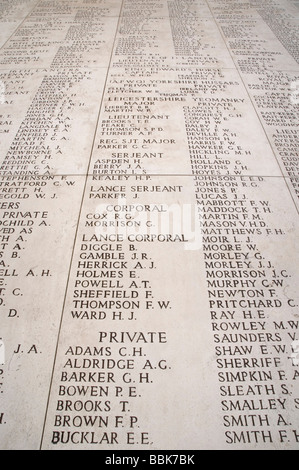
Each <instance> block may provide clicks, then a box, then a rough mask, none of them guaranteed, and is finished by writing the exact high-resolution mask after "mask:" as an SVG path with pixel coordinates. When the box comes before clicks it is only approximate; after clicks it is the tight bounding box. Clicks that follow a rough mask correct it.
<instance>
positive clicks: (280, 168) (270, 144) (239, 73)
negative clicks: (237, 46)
mask: <svg viewBox="0 0 299 470" xmlns="http://www.w3.org/2000/svg"><path fill="white" fill-rule="evenodd" d="M206 3H207V6H208V8H209V10H210V12H211V15H212V17H213V19H214V22H215V24H216V26H217V28H218V31H219V33H220V34H221V37H222V40H223V42H224V44H225V47H226V49H227V51H228V53H229V55H230V57H231V59H232V61H233V63H234V65H235V70H236V71H237V73H238V76H239V78H240V80H241V82H242V85H243V87H244V90H245V91H246V94H247V96H248V98H249V100H250V103H251V104H252V106H253V109H254V111H255V114H256V116H257V119H258V120H259V123H260V125H261V127H262V129H263V132H264V135H265V137H266V139H267V142H268V143H269V146H270V148H271V151H272V153H273V156H274V158H275V161H276V163H277V165H278V168H279V171H280V173H281V178H282V179H283V180H284V182H285V185H286V187H287V189H288V192H289V194H290V197H291V199H292V201H293V203H294V206H295V208H296V211H297V213H298V214H299V208H298V206H297V203H296V200H295V199H294V196H293V194H292V191H291V190H290V187H289V184H288V181H287V179H288V178H287V177H286V176H285V175H284V173H283V169H282V166H281V164H280V162H279V160H278V158H277V156H276V152H275V150H274V148H273V145H272V143H271V141H270V139H269V137H268V134H267V132H266V129H265V127H264V124H263V122H262V121H261V119H260V116H259V114H258V112H257V110H256V106H255V103H254V102H253V100H252V98H251V96H250V93H249V92H248V89H247V86H246V84H245V82H244V80H243V77H242V75H241V72H240V70H239V67H238V66H237V64H236V61H235V58H234V56H233V54H232V53H231V50H230V48H229V47H228V45H227V41H226V38H225V37H224V35H223V33H222V31H221V28H220V27H219V24H218V21H217V19H216V18H215V15H214V13H213V11H212V9H211V7H210V2H209V0H206ZM268 177H269V175H268Z"/></svg>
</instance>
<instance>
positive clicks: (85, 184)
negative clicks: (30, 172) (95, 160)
mask: <svg viewBox="0 0 299 470" xmlns="http://www.w3.org/2000/svg"><path fill="white" fill-rule="evenodd" d="M123 3H124V0H122V2H121V6H120V12H119V16H118V22H117V25H116V30H115V34H114V40H113V43H112V46H111V54H110V60H109V64H108V66H107V71H106V78H105V83H104V87H103V92H102V98H101V101H100V106H99V111H98V116H97V121H96V126H95V130H94V137H93V140H92V145H91V150H90V156H89V163H88V167H87V172H86V174H84V175H82V176H84V177H85V183H84V187H83V191H82V198H81V203H80V208H79V214H78V218H77V224H76V231H75V236H74V240H73V247H72V254H71V259H70V263H69V269H68V277H67V281H66V288H65V294H64V299H63V305H62V310H61V317H60V323H59V328H58V333H57V340H56V347H55V353H54V359H53V366H52V372H51V379H50V384H49V391H48V398H47V404H46V409H45V416H44V422H43V429H42V433H41V439H40V446H39V449H40V450H42V446H43V440H44V434H45V426H46V421H47V415H48V408H49V402H50V396H51V390H52V383H53V376H54V371H55V364H56V357H57V351H58V345H59V338H60V334H61V328H62V321H63V314H64V310H65V304H66V297H67V293H68V286H69V280H70V274H71V268H72V265H73V259H74V250H75V244H76V239H77V234H78V229H79V224H80V219H81V213H82V207H83V201H84V196H85V192H86V186H87V180H88V178H89V176H90V174H89V167H90V163H91V158H92V154H93V149H94V143H95V137H96V133H97V128H98V123H99V119H100V114H101V109H102V105H103V100H104V96H105V89H106V84H107V78H108V73H109V70H110V64H111V60H112V56H113V52H114V45H115V41H116V36H117V33H118V29H119V23H120V19H121V12H122V9H123Z"/></svg>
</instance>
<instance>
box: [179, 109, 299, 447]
mask: <svg viewBox="0 0 299 470" xmlns="http://www.w3.org/2000/svg"><path fill="white" fill-rule="evenodd" d="M208 109H209V108H208V107H207V106H206V109H205V113H206V114H207V111H208ZM212 109H213V108H212V107H211V108H210V111H212ZM231 111H232V109H231ZM201 113H202V109H201V108H198V109H197V110H195V109H194V108H193V109H192V110H190V109H187V108H186V109H185V119H186V128H187V133H188V131H189V149H190V158H191V165H192V171H193V174H194V180H195V188H196V196H197V202H198V207H199V210H200V216H201V224H202V234H203V252H204V257H205V269H206V278H207V281H206V282H207V293H208V297H209V306H210V316H211V330H212V337H213V341H214V345H215V359H216V364H217V366H216V367H217V370H218V372H217V376H218V381H219V399H220V408H221V412H222V415H223V417H222V419H223V429H224V435H225V443H226V444H228V445H233V444H236V445H238V444H249V445H252V444H261V445H267V444H272V443H283V442H285V441H288V442H291V445H292V446H293V447H294V446H296V444H297V442H298V411H296V410H297V409H298V398H297V395H298V391H297V395H296V386H298V385H297V377H298V370H297V367H296V366H297V365H298V364H297V363H296V361H295V362H292V359H291V358H290V356H292V352H293V350H292V345H294V341H295V340H296V338H297V329H298V326H299V325H298V322H297V321H296V320H295V316H294V310H295V309H296V307H297V303H296V301H295V300H294V297H293V296H294V294H295V292H294V287H293V294H290V293H289V295H286V287H288V286H289V284H290V283H292V282H294V280H293V281H292V275H291V274H290V273H289V271H288V269H285V266H283V265H282V266H281V263H277V262H276V260H275V256H274V257H273V259H272V256H273V255H272V256H271V255H270V254H268V253H267V250H266V249H265V247H263V248H262V249H261V248H259V245H260V244H261V246H263V239H264V238H265V237H267V238H268V239H270V240H271V241H272V243H273V244H274V245H275V244H276V243H278V244H279V245H280V244H281V240H282V239H284V238H286V237H287V235H286V234H287V231H286V230H285V228H281V227H280V226H279V227H277V226H276V224H277V222H276V223H275V217H274V216H273V215H272V217H273V219H271V214H274V211H275V210H276V204H277V201H276V202H275V203H274V202H273V203H272V202H271V193H270V194H269V188H267V187H268V181H267V180H266V179H264V178H263V177H261V176H258V177H252V176H237V175H238V173H244V169H245V168H246V166H243V170H242V162H239V169H238V167H236V165H233V164H232V159H228V160H225V161H223V156H222V155H223V153H224V148H225V147H224V146H223V144H225V143H226V142H227V139H228V138H230V140H231V144H232V145H230V155H232V150H235V151H238V150H237V147H234V145H233V139H232V135H231V134H230V131H229V129H226V130H224V134H223V136H221V128H219V127H217V120H216V123H215V122H214V125H215V129H216V127H217V132H214V130H215V129H213V127H210V128H209V129H207V128H205V127H203V126H202V127H200V126H199V125H197V124H195V123H196V122H197V120H198V117H199V116H200V114H201ZM224 116H225V113H223V112H222V113H220V115H219V118H220V121H218V122H219V123H220V122H221V121H222V120H223V118H224ZM192 127H193V133H192V132H191V129H192ZM227 127H229V123H228V124H227ZM195 128H196V136H197V137H194V135H195V132H194V129H195ZM236 137H237V136H236V135H235V136H234V140H235V139H236ZM197 139H199V141H200V142H201V143H198V144H197ZM217 140H220V142H217ZM204 142H209V148H210V149H211V151H210V152H209V155H208V156H207V155H206V156H205V158H204V157H203V156H202V152H201V150H200V149H201V147H202V145H203V143H204ZM211 142H213V144H212V143H211ZM211 155H212V156H211ZM244 155H245V152H244ZM244 155H243V157H242V159H244ZM204 159H206V163H207V164H206V167H205V168H206V169H205V171H203V170H202V169H203V168H204V167H203V165H202V163H203V160H204ZM230 160H231V162H230ZM223 165H224V166H223ZM224 170H227V171H224ZM240 170H242V172H240ZM225 173H227V175H225ZM257 189H258V190H259V191H260V193H261V195H262V194H263V193H264V192H265V196H264V198H263V199H262V197H260V198H259V199H257V197H256V194H255V191H256V190H257ZM274 204H275V208H274V207H272V205H274ZM259 240H260V241H259ZM277 264H278V266H279V267H278V266H277ZM282 318H283V321H282Z"/></svg>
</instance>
